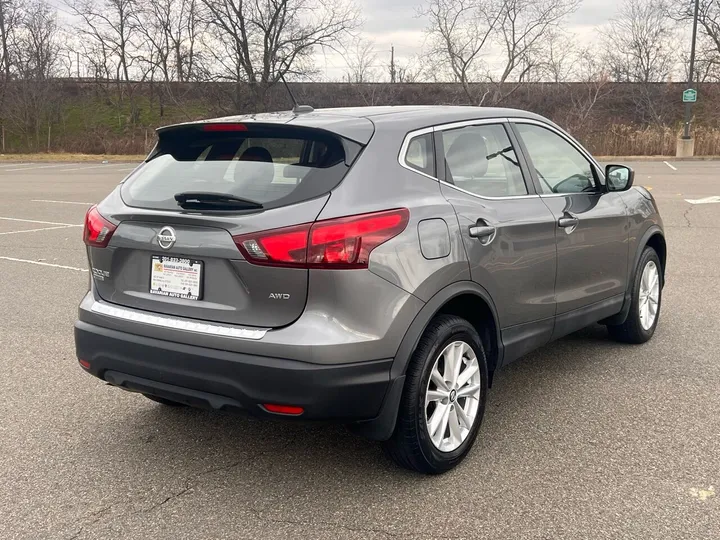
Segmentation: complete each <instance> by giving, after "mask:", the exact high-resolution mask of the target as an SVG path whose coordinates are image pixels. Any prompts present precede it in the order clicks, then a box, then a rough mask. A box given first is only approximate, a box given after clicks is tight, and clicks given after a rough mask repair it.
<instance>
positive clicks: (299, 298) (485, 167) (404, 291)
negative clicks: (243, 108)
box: [75, 106, 666, 473]
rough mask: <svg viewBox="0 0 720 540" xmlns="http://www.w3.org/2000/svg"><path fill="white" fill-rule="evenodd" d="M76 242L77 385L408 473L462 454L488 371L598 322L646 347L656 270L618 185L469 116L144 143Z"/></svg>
mask: <svg viewBox="0 0 720 540" xmlns="http://www.w3.org/2000/svg"><path fill="white" fill-rule="evenodd" d="M84 240H85V243H86V245H87V253H88V258H89V263H90V270H91V276H92V277H91V283H90V291H89V292H88V294H87V296H86V297H85V298H84V299H83V300H82V303H81V305H80V309H79V320H78V321H77V323H76V325H75V342H76V348H77V356H78V359H79V362H80V364H81V366H82V367H83V368H84V369H85V370H86V371H87V372H89V373H91V374H92V375H95V376H97V377H99V378H101V379H103V380H104V381H106V382H108V383H110V384H112V385H115V386H119V387H121V388H123V389H125V390H129V391H133V392H138V393H140V394H144V395H145V396H146V397H148V398H150V399H152V400H153V401H157V402H160V403H163V404H166V405H191V406H198V407H206V408H212V409H224V410H235V409H237V410H244V411H247V412H250V413H252V414H254V415H258V416H261V417H272V418H277V417H284V418H292V419H294V420H334V421H340V422H344V423H347V424H349V425H350V427H351V429H353V430H354V431H356V432H358V433H360V434H363V435H365V436H367V437H369V438H371V439H375V440H380V441H384V445H385V447H386V449H387V452H388V454H389V455H390V456H391V457H392V458H393V459H394V460H395V461H396V462H397V463H398V464H400V465H402V466H404V467H407V468H410V469H414V470H417V471H421V472H424V473H439V472H443V471H446V470H448V469H450V468H452V467H454V466H455V465H456V464H458V463H459V462H460V461H461V460H462V459H463V458H464V456H465V455H466V454H467V452H468V451H469V449H470V447H471V446H472V444H473V441H474V440H475V437H476V436H477V433H478V429H479V427H480V422H481V420H482V417H483V413H484V410H485V402H486V396H487V392H488V388H489V387H490V385H491V383H492V379H493V374H494V373H495V372H496V370H497V369H499V368H500V367H501V366H504V365H506V364H508V363H510V362H512V361H513V360H516V359H517V358H519V357H520V356H522V355H524V354H525V353H527V352H529V351H532V350H533V349H537V348H538V347H541V346H543V345H545V344H546V343H548V342H550V341H552V340H554V339H557V338H560V337H562V336H564V335H566V334H569V333H571V332H574V331H575V330H578V329H580V328H582V327H584V326H587V325H590V324H592V323H596V322H600V323H601V324H604V325H607V328H608V330H609V334H610V335H611V336H612V337H614V338H616V339H619V340H621V341H625V342H629V343H642V342H645V341H647V340H648V339H650V338H651V337H652V335H653V333H654V331H655V328H656V326H657V323H658V315H659V310H660V301H661V294H662V288H663V285H664V271H665V260H666V245H665V239H664V234H663V226H662V220H661V219H660V216H659V215H658V209H657V206H656V204H655V201H654V199H653V197H652V196H651V194H650V193H649V192H648V191H647V190H645V189H644V188H642V187H639V186H634V187H633V171H632V170H631V169H629V168H627V167H624V166H621V165H608V166H607V167H605V168H604V169H603V168H602V167H600V165H598V163H597V162H596V161H595V160H594V159H593V158H592V156H590V154H588V152H587V151H585V150H584V149H583V148H582V146H580V145H579V144H578V143H577V142H576V141H575V140H573V139H572V138H571V137H570V136H569V135H568V134H567V133H565V132H564V131H563V130H561V129H560V128H559V127H557V126H556V125H554V124H553V123H551V122H550V121H548V120H546V119H545V118H542V117H540V116H538V115H535V114H531V113H528V112H524V111H519V110H510V109H493V108H475V107H419V106H418V107H373V108H349V109H327V110H317V111H311V110H310V111H307V110H305V109H303V110H302V112H299V111H298V112H283V113H275V114H261V115H253V116H238V117H230V118H221V119H216V120H209V121H204V122H193V123H187V124H182V125H175V126H170V127H166V128H162V129H160V130H158V142H157V145H156V147H155V149H154V150H153V151H152V152H151V154H150V155H149V156H148V158H147V159H146V161H145V162H144V163H143V164H142V165H141V166H140V167H138V168H137V169H136V170H135V171H134V172H133V173H132V174H131V175H130V176H129V177H128V178H127V179H126V180H124V181H123V182H122V183H121V184H120V185H119V186H118V187H117V188H116V189H115V190H114V191H113V192H112V193H111V194H110V195H109V196H108V197H107V198H106V199H105V200H103V201H102V202H101V203H100V204H98V205H97V206H96V207H93V208H91V209H90V210H89V211H88V214H87V217H86V221H85V230H84Z"/></svg>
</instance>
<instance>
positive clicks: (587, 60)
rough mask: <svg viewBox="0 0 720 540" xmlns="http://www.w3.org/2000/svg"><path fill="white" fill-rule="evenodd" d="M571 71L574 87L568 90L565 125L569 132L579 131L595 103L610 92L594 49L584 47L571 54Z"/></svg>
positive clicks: (609, 86)
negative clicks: (568, 97)
mask: <svg viewBox="0 0 720 540" xmlns="http://www.w3.org/2000/svg"><path fill="white" fill-rule="evenodd" d="M573 58H574V61H573V71H572V73H571V74H570V78H571V79H572V80H575V81H577V82H576V83H574V84H573V83H571V84H572V86H574V88H571V89H570V90H569V91H568V95H569V96H570V107H569V108H568V111H567V116H568V118H567V121H566V125H567V127H568V129H569V130H570V131H571V132H576V133H578V132H581V131H582V129H583V128H584V127H585V125H586V123H587V122H588V120H589V119H590V117H591V115H593V113H595V112H596V111H597V105H598V103H599V102H600V101H602V99H603V98H604V97H606V96H607V95H608V94H610V92H612V86H611V85H610V77H609V76H608V73H607V71H606V70H605V67H604V66H603V65H602V61H601V60H600V59H599V57H598V54H597V52H596V51H595V50H593V49H591V48H589V47H586V48H584V49H580V50H579V51H576V52H575V54H574V55H573Z"/></svg>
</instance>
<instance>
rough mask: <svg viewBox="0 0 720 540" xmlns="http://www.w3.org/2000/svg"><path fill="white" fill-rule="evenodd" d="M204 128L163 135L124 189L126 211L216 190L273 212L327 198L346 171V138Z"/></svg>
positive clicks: (171, 206)
mask: <svg viewBox="0 0 720 540" xmlns="http://www.w3.org/2000/svg"><path fill="white" fill-rule="evenodd" d="M202 126H203V125H202V124H200V125H191V126H184V127H182V128H180V129H177V130H171V131H170V132H169V133H161V134H160V139H159V141H158V145H157V148H156V150H155V152H153V154H151V156H150V157H149V159H148V160H147V162H146V163H145V164H144V166H143V167H141V168H140V169H139V170H138V171H137V172H136V173H135V174H133V175H132V176H131V177H130V178H129V179H128V180H127V181H126V182H125V183H124V184H123V186H122V189H121V195H122V198H123V200H124V201H125V203H126V204H127V205H129V206H134V207H141V208H153V209H158V210H180V208H179V207H178V205H177V202H176V200H175V195H176V194H179V193H183V192H204V193H217V194H222V195H231V196H235V197H242V198H244V199H249V200H251V201H254V202H258V203H260V204H262V205H263V207H264V208H273V207H278V206H284V205H288V204H293V203H296V202H299V201H302V200H307V199H311V198H314V197H317V196H320V195H322V194H325V193H327V192H329V191H330V190H332V189H333V188H334V187H335V186H337V185H338V184H339V183H340V181H341V180H342V179H343V177H344V176H345V174H346V173H347V171H348V168H349V166H348V164H346V155H345V148H346V147H347V145H348V144H355V143H351V142H350V141H344V140H341V139H340V138H339V137H335V136H332V135H330V134H328V133H326V132H320V131H318V130H309V129H298V128H285V127H275V126H270V127H258V128H255V127H253V129H252V130H248V131H237V132H224V131H223V132H209V133H208V132H204V131H203V127H202Z"/></svg>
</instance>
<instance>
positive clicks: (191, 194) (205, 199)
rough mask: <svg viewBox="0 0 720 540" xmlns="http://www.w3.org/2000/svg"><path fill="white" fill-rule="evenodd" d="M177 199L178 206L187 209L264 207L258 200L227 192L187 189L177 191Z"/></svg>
mask: <svg viewBox="0 0 720 540" xmlns="http://www.w3.org/2000/svg"><path fill="white" fill-rule="evenodd" d="M175 200H176V201H177V203H178V206H180V207H181V208H183V209H185V210H203V209H205V210H208V209H214V210H256V209H260V208H263V205H262V204H261V203H259V202H257V201H253V200H250V199H243V198H242V197H236V196H235V195H228V194H226V193H208V192H204V191H185V192H183V193H176V194H175Z"/></svg>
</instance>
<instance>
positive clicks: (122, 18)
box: [68, 0, 139, 82]
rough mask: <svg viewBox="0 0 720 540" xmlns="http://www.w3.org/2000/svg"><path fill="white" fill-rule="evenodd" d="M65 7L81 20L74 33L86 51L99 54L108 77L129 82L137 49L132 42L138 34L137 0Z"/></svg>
mask: <svg viewBox="0 0 720 540" xmlns="http://www.w3.org/2000/svg"><path fill="white" fill-rule="evenodd" d="M68 7H69V8H70V9H71V10H72V12H73V14H74V15H76V16H77V17H78V19H79V21H80V22H79V24H77V25H76V26H75V30H76V31H77V32H78V34H79V35H80V36H81V37H82V39H83V42H84V43H85V44H86V50H88V51H90V50H95V51H96V53H97V52H99V53H100V54H99V55H98V56H99V58H100V59H102V61H103V63H104V64H105V65H104V66H103V70H104V71H105V72H106V73H107V74H108V75H110V74H114V75H115V78H116V79H118V80H123V81H126V82H127V81H130V80H131V70H132V67H133V62H134V61H135V60H136V59H137V57H136V55H135V54H134V52H135V51H136V50H137V48H138V45H137V44H136V43H134V40H135V37H136V36H137V35H138V33H139V32H138V18H137V17H138V11H139V8H138V5H137V2H136V0H68Z"/></svg>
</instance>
